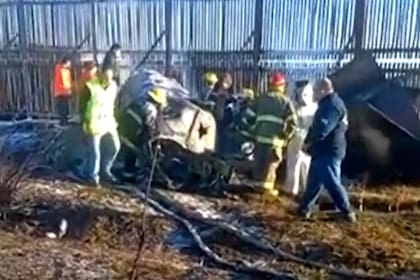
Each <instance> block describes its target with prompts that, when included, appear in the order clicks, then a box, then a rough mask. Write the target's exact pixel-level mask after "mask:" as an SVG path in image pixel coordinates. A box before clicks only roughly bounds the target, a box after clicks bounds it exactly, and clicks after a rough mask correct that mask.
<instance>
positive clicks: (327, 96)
mask: <svg viewBox="0 0 420 280" xmlns="http://www.w3.org/2000/svg"><path fill="white" fill-rule="evenodd" d="M314 99H315V100H316V101H317V102H318V110H317V111H316V113H315V116H314V120H313V123H312V126H311V127H310V129H309V132H308V134H307V136H306V138H305V141H304V146H303V150H304V151H306V152H307V153H308V154H310V155H311V156H312V159H311V165H310V167H309V174H308V181H307V185H306V190H305V193H304V195H303V198H302V201H301V203H300V205H299V207H298V214H299V215H301V216H304V217H305V218H306V219H309V218H310V216H311V212H312V208H313V206H314V204H315V203H316V202H317V200H318V197H319V195H320V193H321V191H322V189H323V187H325V188H326V189H327V191H328V193H329V194H330V196H331V198H332V199H333V201H334V204H335V206H336V208H338V210H340V212H341V214H342V215H343V216H344V218H345V219H346V220H348V221H349V222H355V221H356V215H355V212H354V211H353V209H352V207H351V204H350V200H349V196H348V193H347V191H346V189H345V188H344V186H343V184H342V183H341V162H342V161H343V159H344V157H345V154H346V135H345V134H346V131H347V125H348V123H347V109H346V106H345V104H344V102H343V100H342V99H341V98H340V97H339V95H338V94H337V93H336V92H335V90H334V87H333V84H332V82H331V80H329V79H328V78H325V79H322V80H319V81H317V82H316V83H315V86H314Z"/></svg>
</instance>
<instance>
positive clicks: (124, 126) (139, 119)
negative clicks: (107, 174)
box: [118, 87, 168, 182]
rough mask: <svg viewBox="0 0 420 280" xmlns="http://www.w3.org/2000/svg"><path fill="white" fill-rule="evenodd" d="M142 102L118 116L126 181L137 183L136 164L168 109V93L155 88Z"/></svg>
mask: <svg viewBox="0 0 420 280" xmlns="http://www.w3.org/2000/svg"><path fill="white" fill-rule="evenodd" d="M144 98H145V99H144V100H142V102H138V103H137V102H134V103H133V104H132V105H130V106H129V107H128V108H127V109H126V110H125V111H124V112H121V113H120V114H119V116H118V120H119V123H120V124H121V125H120V138H121V142H122V144H123V145H122V157H123V161H124V169H123V173H122V175H123V177H124V180H126V181H130V182H135V177H136V162H137V159H140V160H141V158H139V157H141V156H142V153H143V149H142V146H143V145H144V144H145V143H147V141H148V139H150V137H152V136H153V134H155V133H156V130H157V120H158V119H159V116H160V114H161V113H162V111H163V110H164V109H165V108H166V107H167V104H168V101H167V92H166V90H164V89H162V88H158V87H156V88H153V89H151V90H150V91H148V93H147V94H146V96H145V97H144Z"/></svg>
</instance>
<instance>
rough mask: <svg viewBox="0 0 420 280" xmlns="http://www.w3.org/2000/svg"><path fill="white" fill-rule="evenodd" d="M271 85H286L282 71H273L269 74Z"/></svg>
mask: <svg viewBox="0 0 420 280" xmlns="http://www.w3.org/2000/svg"><path fill="white" fill-rule="evenodd" d="M271 85H272V86H273V87H279V86H284V85H286V77H285V76H284V75H283V74H282V73H274V74H273V75H272V76H271Z"/></svg>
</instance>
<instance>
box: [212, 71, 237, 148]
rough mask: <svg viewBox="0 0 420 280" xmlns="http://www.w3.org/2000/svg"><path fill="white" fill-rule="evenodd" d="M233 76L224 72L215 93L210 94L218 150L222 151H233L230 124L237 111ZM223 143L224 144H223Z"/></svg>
mask: <svg viewBox="0 0 420 280" xmlns="http://www.w3.org/2000/svg"><path fill="white" fill-rule="evenodd" d="M232 84H233V81H232V76H231V75H230V74H229V73H225V74H223V76H222V78H221V79H220V80H219V82H218V84H217V85H216V87H215V90H214V94H212V95H211V96H210V100H211V101H212V102H214V104H215V106H214V109H213V110H212V111H213V114H214V117H215V119H216V123H217V145H216V146H217V148H216V149H217V151H219V152H220V153H222V154H224V153H230V152H231V149H232V147H231V145H230V143H231V139H230V138H231V136H232V135H231V133H229V126H230V124H231V123H232V121H233V115H234V111H235V104H236V102H235V98H234V96H233V94H232V92H231V90H232ZM222 143H223V145H222Z"/></svg>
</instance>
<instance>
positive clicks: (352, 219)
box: [339, 212, 357, 224]
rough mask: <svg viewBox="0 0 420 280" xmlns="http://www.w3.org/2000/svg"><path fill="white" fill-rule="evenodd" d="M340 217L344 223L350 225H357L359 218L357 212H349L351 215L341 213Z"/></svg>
mask: <svg viewBox="0 0 420 280" xmlns="http://www.w3.org/2000/svg"><path fill="white" fill-rule="evenodd" d="M339 217H340V218H341V219H343V220H344V221H346V222H348V223H352V224H354V223H356V222H357V218H356V213H355V212H349V213H340V214H339Z"/></svg>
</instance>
